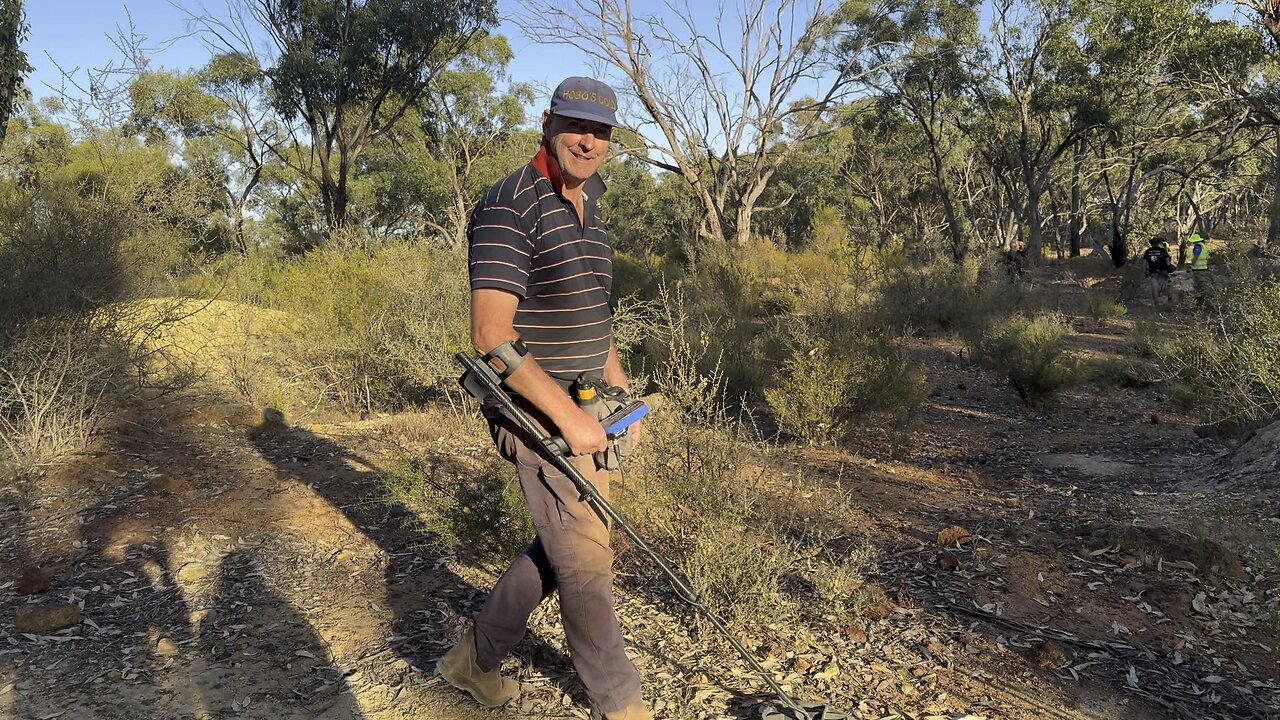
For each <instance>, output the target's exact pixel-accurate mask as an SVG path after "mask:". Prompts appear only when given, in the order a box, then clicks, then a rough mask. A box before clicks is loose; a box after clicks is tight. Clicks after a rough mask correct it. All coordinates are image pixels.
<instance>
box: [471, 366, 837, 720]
mask: <svg viewBox="0 0 1280 720" xmlns="http://www.w3.org/2000/svg"><path fill="white" fill-rule="evenodd" d="M454 357H456V358H457V359H458V362H460V363H462V366H463V367H464V368H466V372H465V373H464V374H463V375H462V377H461V378H459V380H458V382H459V383H460V384H461V385H462V387H463V388H464V389H466V391H467V392H468V393H469V394H470V395H471V396H472V397H474V398H476V399H477V400H480V401H484V400H485V399H487V398H493V399H494V400H495V401H497V402H498V404H499V405H501V406H502V408H503V409H504V410H506V412H507V413H508V414H509V415H510V417H511V418H512V419H513V420H515V421H516V423H517V424H518V425H520V427H521V428H522V429H523V430H524V431H525V432H527V433H529V436H530V437H532V438H534V439H536V440H537V441H538V443H540V444H541V445H542V448H543V450H544V451H545V452H546V454H547V456H548V457H550V458H551V460H552V462H554V463H555V465H556V467H558V468H559V469H560V471H561V472H563V473H564V474H565V476H566V477H568V478H569V480H570V481H571V482H572V483H573V485H574V487H576V488H577V489H578V492H579V493H580V494H581V497H580V498H579V499H580V500H582V501H583V502H589V503H590V504H591V505H592V507H593V509H594V510H595V513H596V514H597V515H599V516H600V518H601V520H605V518H610V519H612V520H613V522H614V523H615V524H616V525H617V527H618V528H619V529H620V530H622V532H623V533H624V534H625V535H626V536H627V537H628V538H629V539H630V540H631V542H633V543H634V544H635V545H636V547H638V548H640V550H641V551H642V552H644V554H646V555H648V556H649V558H650V559H652V560H653V562H654V564H656V565H657V566H658V569H660V570H661V571H662V572H663V574H665V575H666V576H667V577H668V578H669V579H670V580H671V587H672V588H673V589H674V590H675V592H676V595H679V596H680V599H681V600H683V601H685V602H686V603H688V604H689V605H691V606H693V608H694V609H695V610H697V611H698V612H700V613H702V616H703V617H704V618H706V619H707V621H708V622H710V623H711V624H712V625H713V626H715V628H716V630H719V631H720V633H721V634H722V635H723V636H724V637H725V639H727V640H728V641H729V644H730V645H732V646H733V648H734V649H735V650H737V651H738V654H739V655H741V656H742V659H743V660H745V661H746V662H747V664H748V665H749V666H751V669H752V670H754V671H755V673H756V674H757V675H758V676H760V679H762V680H764V682H765V684H767V685H768V686H769V688H770V689H771V690H773V692H774V694H775V695H777V697H778V700H780V701H781V705H765V706H763V707H762V708H761V720H847V718H848V717H849V716H848V714H846V713H843V712H840V711H838V710H833V709H831V708H828V707H827V706H826V705H825V704H823V703H809V702H800V701H798V700H795V699H794V698H792V697H791V696H790V695H788V694H787V693H786V692H785V691H784V690H783V689H782V688H781V687H780V686H779V685H778V683H777V682H775V681H774V679H773V677H772V676H770V675H769V672H768V671H767V670H765V669H764V668H763V667H762V666H761V665H760V663H759V662H757V661H756V659H755V658H754V657H752V655H751V653H750V652H748V651H747V649H746V648H745V647H743V645H742V643H741V642H739V641H738V638H736V637H734V635H733V633H731V632H729V630H728V629H727V628H726V627H725V626H724V621H722V620H721V619H720V617H719V616H717V615H716V614H715V613H714V612H713V611H712V610H711V609H710V608H708V607H707V605H706V602H705V601H704V600H703V599H702V596H701V595H698V594H697V593H696V592H694V591H693V589H692V588H690V587H689V584H688V582H686V581H685V579H684V577H683V576H682V575H681V574H680V573H678V572H677V571H676V570H675V569H674V568H672V567H671V565H670V564H669V563H668V562H667V561H666V560H665V559H664V558H663V557H662V556H661V555H659V554H658V551H657V550H654V549H653V547H652V546H650V545H649V543H647V542H645V540H644V538H642V537H640V535H639V534H637V533H636V531H635V529H634V528H632V527H631V525H630V524H629V523H628V522H627V521H626V520H625V519H624V518H623V517H622V516H621V515H619V514H618V511H617V510H615V509H614V508H613V506H612V505H610V504H609V503H608V501H606V500H605V499H604V498H603V497H601V496H600V493H599V492H598V491H597V490H596V488H595V486H593V485H592V484H591V482H590V481H589V480H587V479H586V478H585V477H583V476H582V473H581V472H579V471H578V468H577V466H576V465H574V464H573V462H572V461H571V460H570V459H569V447H568V445H567V444H566V443H565V442H564V440H563V438H560V437H552V436H549V435H548V434H547V433H546V432H545V431H543V430H542V428H541V427H540V426H539V425H538V424H537V423H535V422H534V421H533V419H532V418H530V417H529V415H528V414H527V413H525V412H524V411H523V410H521V409H520V407H519V406H518V405H516V403H515V401H514V400H512V399H511V395H509V394H508V393H507V391H506V390H504V389H503V388H502V381H501V380H500V379H499V378H498V375H497V373H495V372H494V371H493V369H492V368H490V367H489V366H488V365H487V364H485V363H484V362H482V361H481V360H480V359H479V358H477V357H474V356H472V355H469V354H467V353H457V354H456V355H455V356H454ZM647 412H648V407H647V406H645V405H644V404H643V403H630V404H628V405H626V406H624V407H623V408H621V409H619V410H618V411H616V412H615V413H613V414H612V415H610V416H609V417H607V418H604V419H602V420H601V424H602V425H604V426H605V428H606V434H607V435H609V436H610V439H613V438H616V437H619V436H621V434H622V433H625V432H626V428H627V427H629V426H630V425H631V424H632V423H634V422H635V421H636V420H639V419H640V418H641V417H644V415H645V414H646V413H647ZM605 522H606V524H608V522H607V520H606V521H605Z"/></svg>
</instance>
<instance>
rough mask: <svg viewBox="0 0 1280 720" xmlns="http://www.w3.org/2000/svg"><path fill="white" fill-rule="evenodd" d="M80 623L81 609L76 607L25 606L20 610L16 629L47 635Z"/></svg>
mask: <svg viewBox="0 0 1280 720" xmlns="http://www.w3.org/2000/svg"><path fill="white" fill-rule="evenodd" d="M78 622H80V608H78V607H76V606H75V605H45V604H41V605H24V606H22V607H20V608H18V614H17V617H15V618H14V621H13V624H14V627H16V628H17V629H18V632H21V633H30V634H31V635H47V634H49V633H51V632H53V631H55V630H62V629H63V628H69V627H71V626H72V625H75V624H76V623H78Z"/></svg>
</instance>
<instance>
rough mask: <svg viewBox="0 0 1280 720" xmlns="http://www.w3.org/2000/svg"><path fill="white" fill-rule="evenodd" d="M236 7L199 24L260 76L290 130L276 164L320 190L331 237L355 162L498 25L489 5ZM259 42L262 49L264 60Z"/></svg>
mask: <svg viewBox="0 0 1280 720" xmlns="http://www.w3.org/2000/svg"><path fill="white" fill-rule="evenodd" d="M237 2H238V5H237V6H236V7H235V8H234V10H233V13H232V16H231V17H230V18H228V19H226V20H216V19H212V18H198V19H199V20H200V21H201V23H202V25H203V27H204V29H205V30H206V31H207V32H208V33H209V34H210V35H211V36H212V37H213V38H214V39H215V41H216V42H219V43H221V44H222V45H223V46H224V47H225V49H227V50H229V51H232V52H238V53H243V54H245V55H247V56H249V57H252V58H253V59H254V60H255V62H256V63H257V64H258V66H259V67H260V68H262V69H263V73H264V75H265V77H266V79H267V82H268V84H269V86H270V90H271V99H272V102H273V104H274V107H275V110H276V111H277V112H278V113H279V115H280V117H281V118H282V119H283V120H284V121H286V123H288V124H287V125H286V126H285V129H286V130H287V131H288V133H289V143H288V145H287V149H288V152H282V153H281V158H282V159H283V160H284V161H285V162H287V163H288V164H289V166H290V167H291V168H292V169H293V170H294V171H295V172H297V173H299V174H300V175H301V176H302V177H304V178H306V179H307V180H308V182H309V183H311V184H312V185H313V186H314V187H315V189H316V190H317V191H318V193H319V196H320V202H321V204H322V206H323V210H324V221H325V224H326V226H327V227H328V229H329V230H330V231H332V230H335V229H337V228H341V227H343V226H344V225H345V224H346V223H347V220H348V200H349V191H350V183H351V179H352V174H353V172H354V170H355V169H356V168H357V164H358V163H359V161H360V155H361V153H363V152H364V151H365V149H366V148H368V147H369V145H370V143H372V142H374V141H376V140H378V139H379V138H381V137H383V136H385V135H386V134H387V133H389V132H391V130H392V128H394V127H395V126H396V125H397V124H398V123H399V122H400V120H401V119H402V118H404V117H405V116H406V115H407V114H409V113H411V112H413V111H414V108H416V107H418V104H419V101H420V100H421V99H422V97H423V95H424V94H425V93H426V92H427V90H428V88H429V86H430V84H431V81H432V78H433V77H434V75H435V74H436V73H437V72H439V71H440V70H441V69H442V68H443V67H444V66H445V65H447V64H448V63H449V62H450V61H451V60H452V59H453V58H455V57H457V56H458V54H460V53H461V52H463V51H464V50H465V49H467V48H468V47H470V46H471V45H472V44H473V43H475V42H477V41H478V40H479V39H481V38H482V37H484V36H485V34H486V32H487V30H488V28H489V27H490V26H492V25H493V24H494V23H495V22H496V16H495V14H494V2H493V0H364V1H363V2H358V1H357V0H237ZM246 18H247V20H246ZM251 26H256V28H255V27H251ZM259 35H265V37H266V38H267V43H268V47H267V48H266V50H264V51H262V52H259V51H258V49H257V47H256V45H255V42H254V38H256V37H257V36H259Z"/></svg>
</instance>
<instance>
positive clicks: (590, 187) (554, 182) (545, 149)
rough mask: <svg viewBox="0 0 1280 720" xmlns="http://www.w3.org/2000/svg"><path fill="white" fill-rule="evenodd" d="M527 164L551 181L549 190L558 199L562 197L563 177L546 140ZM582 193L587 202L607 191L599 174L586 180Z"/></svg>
mask: <svg viewBox="0 0 1280 720" xmlns="http://www.w3.org/2000/svg"><path fill="white" fill-rule="evenodd" d="M529 164H530V165H532V166H533V167H534V169H535V170H537V171H538V172H540V173H542V176H543V177H545V178H546V179H548V180H550V181H551V188H552V189H553V190H555V191H556V194H557V195H559V196H560V197H562V198H563V197H564V175H562V174H561V173H560V163H559V162H558V161H557V160H556V156H555V154H554V153H552V152H551V145H550V144H548V143H547V141H546V140H543V141H542V145H540V146H539V147H538V153H537V154H536V155H534V156H533V159H532V160H530V161H529ZM582 189H583V193H584V194H585V195H586V196H587V199H588V200H594V199H596V198H598V197H600V196H601V195H603V194H604V191H605V190H606V189H608V188H607V187H606V186H605V184H604V181H603V180H601V179H600V173H596V174H594V175H592V176H591V177H589V178H587V182H586V183H585V184H584V185H583V188H582Z"/></svg>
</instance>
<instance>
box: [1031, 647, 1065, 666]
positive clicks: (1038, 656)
mask: <svg viewBox="0 0 1280 720" xmlns="http://www.w3.org/2000/svg"><path fill="white" fill-rule="evenodd" d="M1027 656H1028V657H1029V658H1030V659H1031V662H1033V663H1035V665H1036V667H1040V668H1044V669H1045V670H1051V669H1053V668H1057V667H1062V666H1063V665H1066V664H1067V661H1068V660H1070V658H1069V657H1067V649H1066V648H1065V647H1063V646H1062V645H1061V644H1059V643H1056V642H1053V641H1047V642H1043V643H1040V644H1039V645H1036V646H1034V647H1032V648H1030V649H1028V650H1027Z"/></svg>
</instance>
